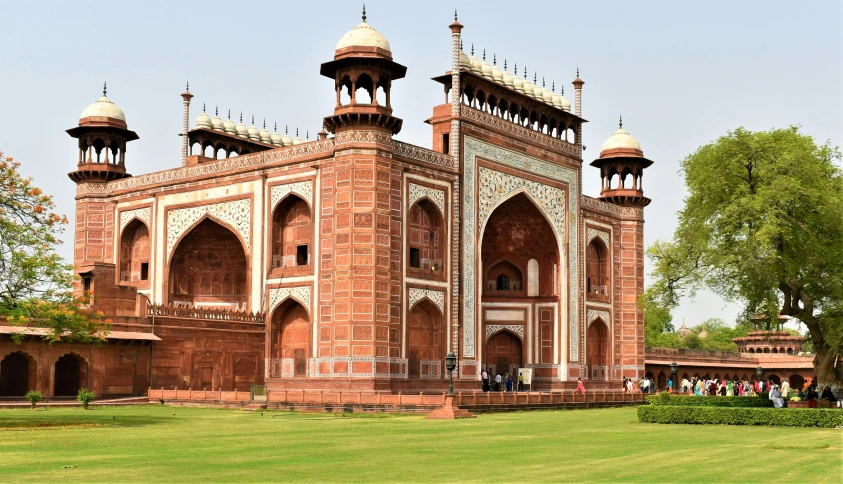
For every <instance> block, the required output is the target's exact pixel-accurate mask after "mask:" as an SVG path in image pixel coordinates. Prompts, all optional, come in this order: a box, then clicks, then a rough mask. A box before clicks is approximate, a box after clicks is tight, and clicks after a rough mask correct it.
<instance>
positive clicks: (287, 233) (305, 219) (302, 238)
mask: <svg viewBox="0 0 843 484" xmlns="http://www.w3.org/2000/svg"><path fill="white" fill-rule="evenodd" d="M312 230H313V227H312V222H311V219H310V207H308V206H307V203H306V202H305V201H304V200H302V199H301V198H298V197H296V196H295V195H291V196H290V197H288V198H287V199H286V200H284V201H283V202H282V203H281V204H279V205H278V207H277V208H276V209H275V212H274V213H273V216H272V233H273V238H272V256H273V257H272V267H282V266H283V267H289V266H295V265H307V263H305V264H298V263H297V261H296V250H297V247H298V246H300V245H306V246H307V252H308V255H309V254H310V253H311V252H312V246H311V243H312V241H311V233H312ZM308 261H309V259H308Z"/></svg>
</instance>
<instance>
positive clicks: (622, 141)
mask: <svg viewBox="0 0 843 484" xmlns="http://www.w3.org/2000/svg"><path fill="white" fill-rule="evenodd" d="M617 149H625V150H635V151H639V152H641V155H642V156H643V155H644V152H643V151H641V145H640V144H639V143H638V140H636V139H635V138H633V137H632V135H631V134H629V133H628V132H627V131H626V130H625V129H623V118H621V120H620V124H619V127H618V130H617V131H615V132H614V133H613V134H612V136H609V139H607V140H606V142H605V143H603V146H602V147H601V148H600V155H601V156H603V153H604V152H606V151H610V150H617Z"/></svg>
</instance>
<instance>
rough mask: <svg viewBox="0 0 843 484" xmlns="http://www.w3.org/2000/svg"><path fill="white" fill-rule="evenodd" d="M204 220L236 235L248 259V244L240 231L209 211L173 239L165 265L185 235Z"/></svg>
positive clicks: (170, 259)
mask: <svg viewBox="0 0 843 484" xmlns="http://www.w3.org/2000/svg"><path fill="white" fill-rule="evenodd" d="M205 220H209V221H211V222H214V223H215V224H217V225H219V226H221V227H222V228H224V229H226V230H228V231H229V232H231V233H232V234H234V236H235V237H237V240H238V241H239V242H240V247H241V248H242V249H243V253H244V254H245V255H246V260H247V262H248V260H249V245H248V244H247V243H246V240H245V239H244V238H243V235H242V234H241V233H240V231H239V230H238V229H237V228H236V227H234V226H232V225H231V224H229V223H228V222H226V221H224V220H222V219H220V218H219V217H216V216H214V215H212V214H210V213H206V214H204V215H202V216H201V217H199V218H198V219H197V220H196V221H195V222H193V223H192V224H190V226H188V227H187V228H186V229H184V230H183V231H182V233H181V235H179V237H178V238H177V239H176V240H175V242H173V245H172V248H171V249H170V253H169V254H168V256H167V265H168V266H169V265H170V264H171V263H172V262H173V256H174V255H175V253H176V250H177V249H178V247H179V245H180V244H181V243H182V241H184V239H185V237H187V236H188V235H190V233H191V232H193V230H194V229H196V227H198V226H199V224H201V223H202V222H204V221H205Z"/></svg>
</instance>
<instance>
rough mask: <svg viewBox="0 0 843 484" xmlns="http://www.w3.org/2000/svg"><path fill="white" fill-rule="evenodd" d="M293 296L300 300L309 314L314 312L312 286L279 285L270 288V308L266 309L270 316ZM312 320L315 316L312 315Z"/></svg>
mask: <svg viewBox="0 0 843 484" xmlns="http://www.w3.org/2000/svg"><path fill="white" fill-rule="evenodd" d="M291 297H292V298H293V299H295V300H297V301H299V302H300V303H301V304H302V305H303V306H304V308H305V309H306V310H307V314H312V311H311V310H310V286H309V285H308V286H293V287H278V288H273V289H270V290H269V308H268V309H267V311H266V314H267V316H268V317H270V318H271V317H272V312H273V311H275V308H276V307H277V306H278V305H279V304H281V303H282V302H284V301H285V300H286V299H287V298H291ZM310 319H311V322H313V318H312V317H311V318H310Z"/></svg>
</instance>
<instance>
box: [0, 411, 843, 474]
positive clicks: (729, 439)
mask: <svg viewBox="0 0 843 484" xmlns="http://www.w3.org/2000/svg"><path fill="white" fill-rule="evenodd" d="M842 444H843V431H841V430H834V429H799V428H781V427H777V428H774V427H727V426H685V425H657V424H640V423H638V422H637V419H636V414H635V409H633V408H620V409H598V410H573V411H564V410H562V411H540V412H526V413H503V414H493V415H481V416H479V417H478V418H475V419H469V420H458V421H434V420H425V419H423V418H421V417H417V416H380V415H377V416H375V415H366V416H348V417H341V416H332V415H327V414H295V413H288V412H273V411H264V412H263V414H261V412H244V411H239V410H217V409H202V408H181V407H166V406H143V407H140V406H136V407H94V408H92V409H91V410H88V411H83V410H81V409H74V408H56V407H53V408H46V409H41V410H37V411H34V412H32V411H29V410H0V482H21V481H44V480H61V481H62V482H68V481H87V482H91V481H108V482H118V481H120V482H125V481H167V482H190V481H202V482H253V481H261V482H266V481H307V482H325V481H327V482H337V481H353V482H420V481H423V482H480V483H485V482H540V481H550V482H559V481H580V482H582V481H589V482H593V481H602V482H665V481H673V482H677V481H684V482H714V481H717V482H765V483H766V482H811V483H817V482H832V483H834V482H837V483H839V482H843V469H841V467H843V450H841V448H843V445H842ZM64 466H72V467H69V468H64Z"/></svg>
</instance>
